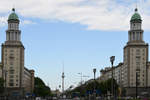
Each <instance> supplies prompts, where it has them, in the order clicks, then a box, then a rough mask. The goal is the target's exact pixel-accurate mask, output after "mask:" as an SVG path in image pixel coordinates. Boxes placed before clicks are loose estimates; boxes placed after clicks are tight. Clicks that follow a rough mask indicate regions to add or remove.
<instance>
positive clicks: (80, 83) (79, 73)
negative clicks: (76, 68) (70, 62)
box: [78, 72, 82, 85]
mask: <svg viewBox="0 0 150 100" xmlns="http://www.w3.org/2000/svg"><path fill="white" fill-rule="evenodd" d="M78 74H79V75H80V77H81V83H80V84H81V85H82V72H81V73H78Z"/></svg>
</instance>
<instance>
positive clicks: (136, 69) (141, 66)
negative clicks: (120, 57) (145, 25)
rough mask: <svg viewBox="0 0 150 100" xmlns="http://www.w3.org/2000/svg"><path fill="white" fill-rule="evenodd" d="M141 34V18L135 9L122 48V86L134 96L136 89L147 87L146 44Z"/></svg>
mask: <svg viewBox="0 0 150 100" xmlns="http://www.w3.org/2000/svg"><path fill="white" fill-rule="evenodd" d="M143 33H144V31H143V30H142V18H141V16H140V14H139V13H138V9H137V8H136V9H135V13H134V14H133V16H132V17H131V20H130V30H129V31H128V42H127V45H126V46H125V47H124V65H123V71H124V74H123V75H124V76H123V80H122V85H123V86H124V87H126V88H127V90H129V91H127V92H128V93H129V94H135V92H136V91H135V89H136V87H138V88H139V89H140V90H139V91H142V89H143V88H144V87H147V85H148V81H147V80H148V75H147V62H148V44H147V43H145V42H144V40H143ZM130 92H132V93H130Z"/></svg>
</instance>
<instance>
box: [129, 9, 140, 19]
mask: <svg viewBox="0 0 150 100" xmlns="http://www.w3.org/2000/svg"><path fill="white" fill-rule="evenodd" d="M139 20H140V21H141V20H142V19H141V16H140V14H139V13H138V9H137V8H136V9H135V13H134V14H133V15H132V17H131V20H130V21H139Z"/></svg>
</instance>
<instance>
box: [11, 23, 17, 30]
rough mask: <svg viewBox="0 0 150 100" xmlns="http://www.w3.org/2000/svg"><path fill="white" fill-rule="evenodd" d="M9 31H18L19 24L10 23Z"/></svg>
mask: <svg viewBox="0 0 150 100" xmlns="http://www.w3.org/2000/svg"><path fill="white" fill-rule="evenodd" d="M8 29H9V30H18V29H19V24H18V23H9V25H8Z"/></svg>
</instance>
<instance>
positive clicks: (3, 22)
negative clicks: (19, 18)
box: [0, 17, 7, 27]
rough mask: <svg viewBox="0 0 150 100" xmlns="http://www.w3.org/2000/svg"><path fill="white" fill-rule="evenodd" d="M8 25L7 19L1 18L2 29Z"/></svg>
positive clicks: (0, 25)
mask: <svg viewBox="0 0 150 100" xmlns="http://www.w3.org/2000/svg"><path fill="white" fill-rule="evenodd" d="M6 24H7V17H0V27H2V26H5V25H6Z"/></svg>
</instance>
